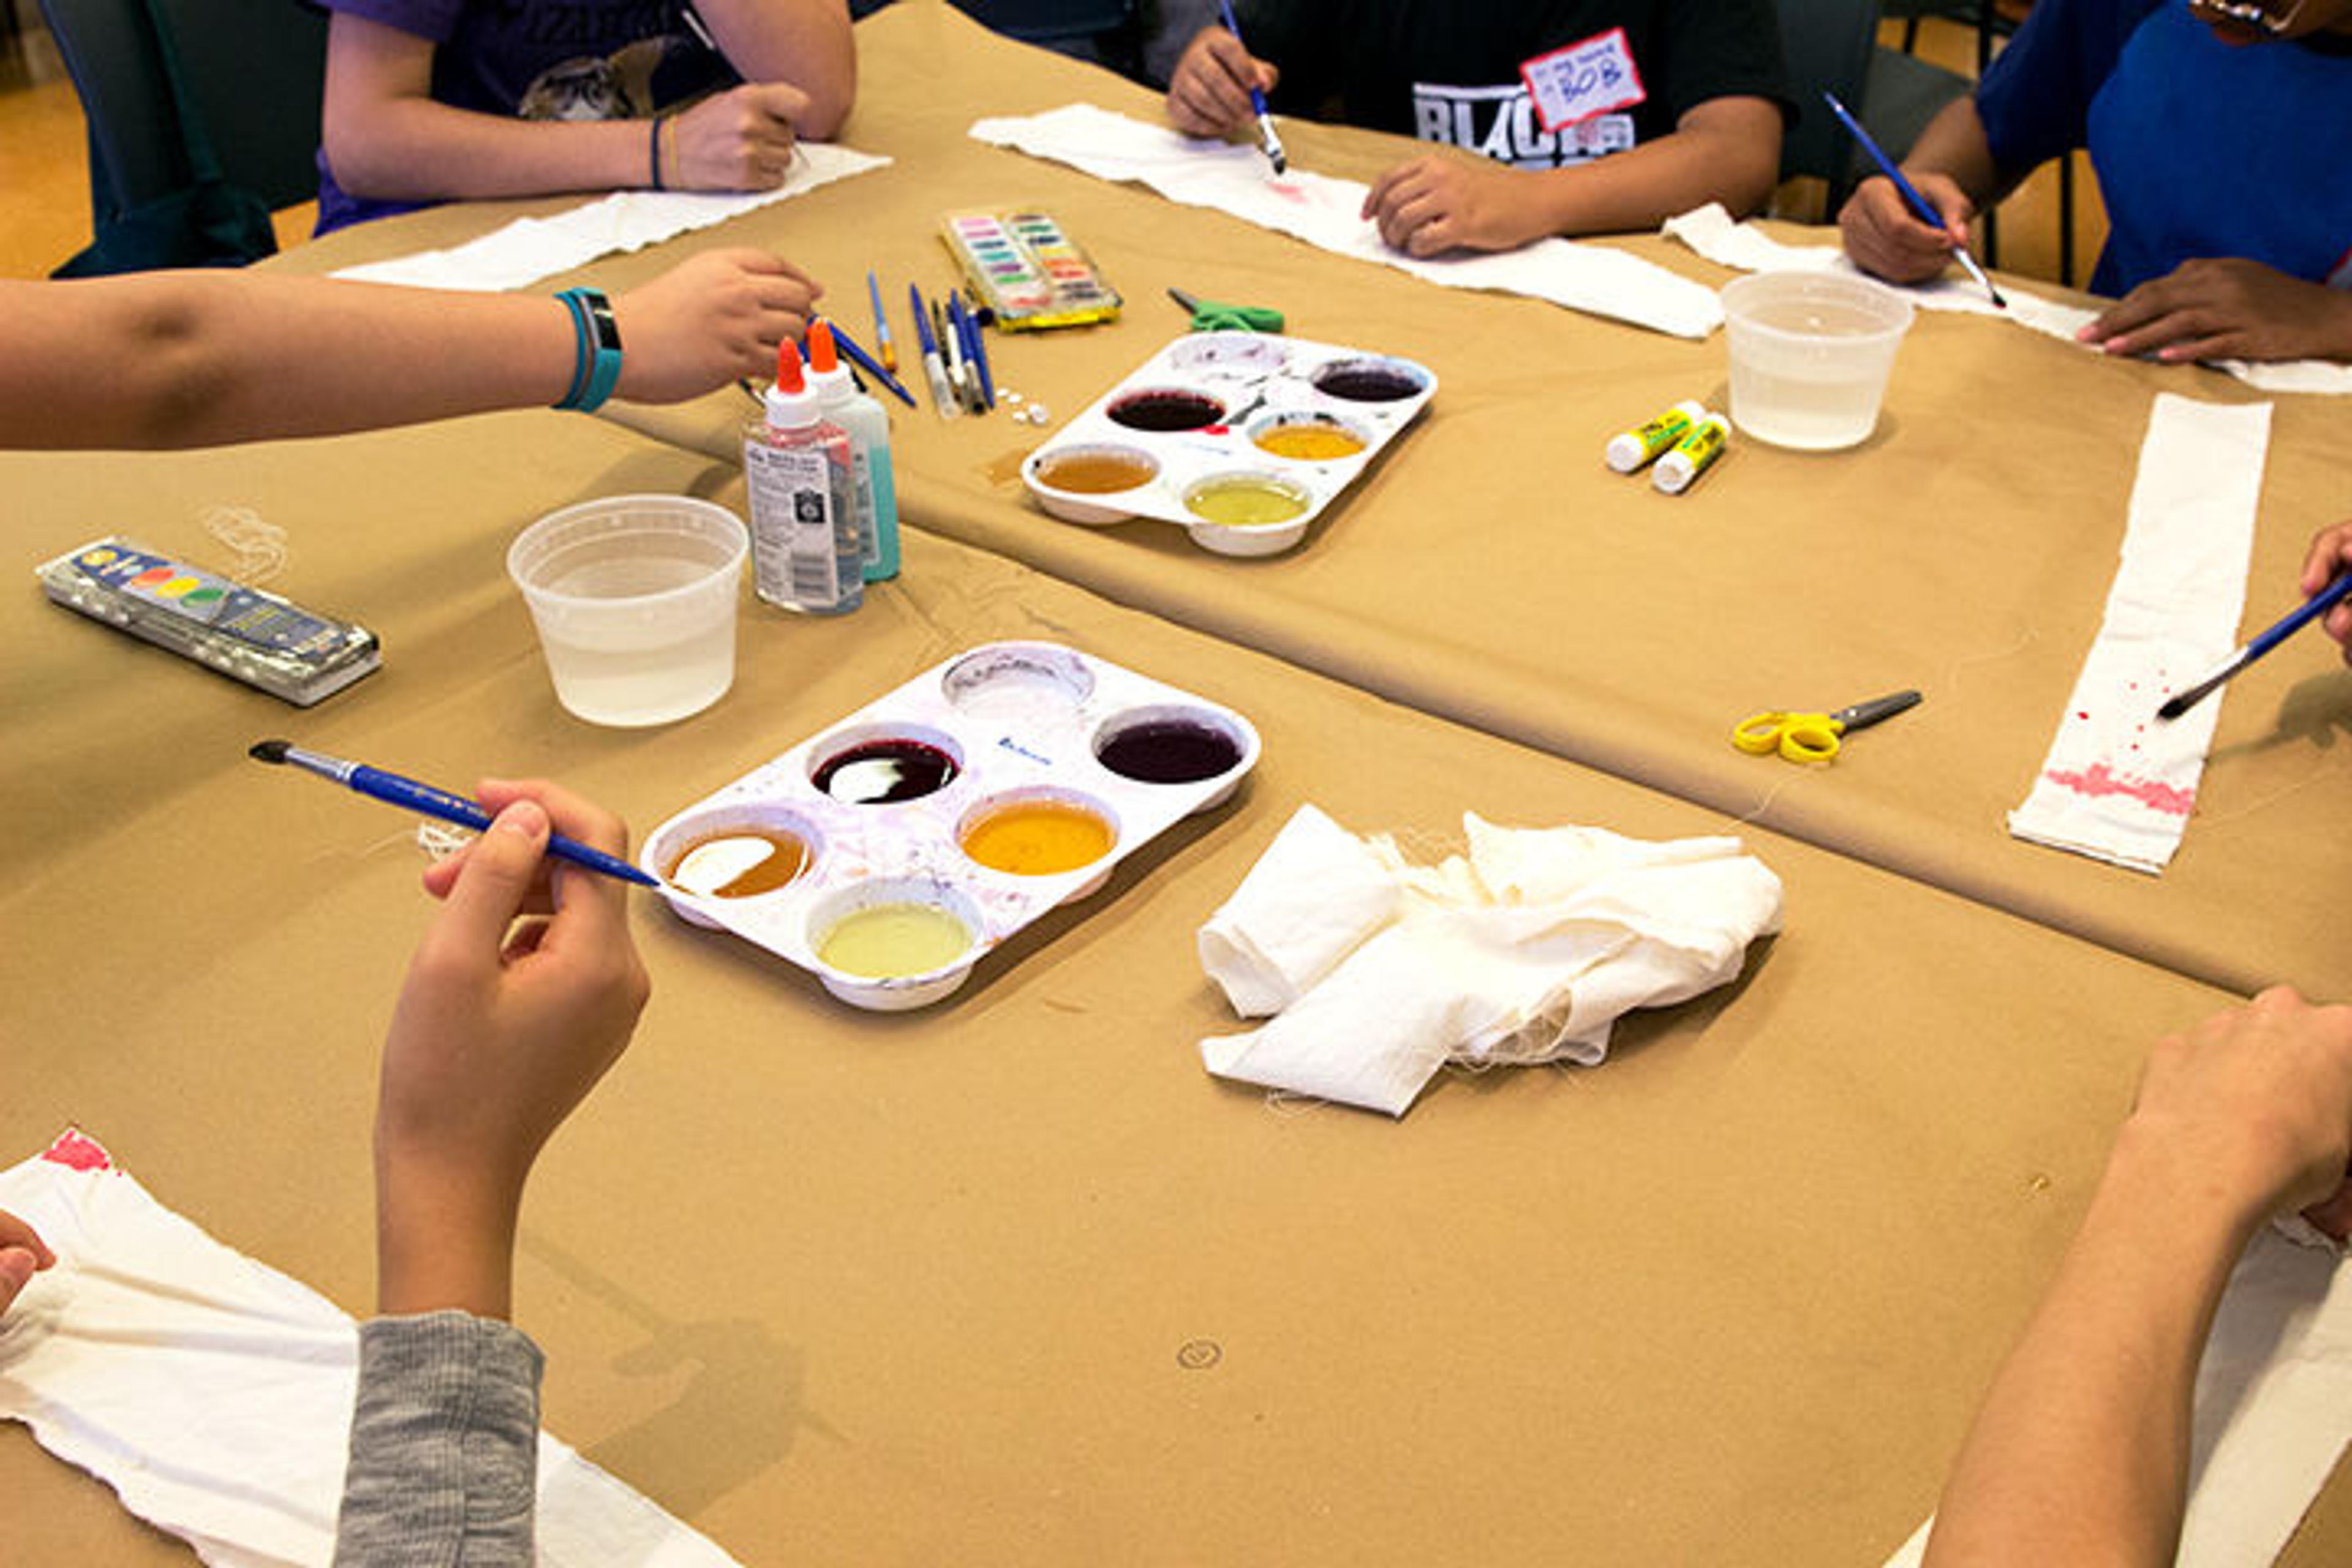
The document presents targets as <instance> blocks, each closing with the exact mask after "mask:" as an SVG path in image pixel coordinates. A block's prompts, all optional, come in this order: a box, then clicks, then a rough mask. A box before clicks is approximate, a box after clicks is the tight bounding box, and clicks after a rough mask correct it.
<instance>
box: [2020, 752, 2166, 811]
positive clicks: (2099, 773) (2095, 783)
mask: <svg viewBox="0 0 2352 1568" xmlns="http://www.w3.org/2000/svg"><path fill="white" fill-rule="evenodd" d="M2042 777H2043V778H2045V779H2048V780H2049V781H2050V782H2051V783H2052V784H2057V785H2059V786H2060V787H2061V788H2063V789H2071V790H2073V791H2074V793H2075V794H2076V795H2084V796H2087V797H2089V798H2090V799H2093V800H2096V799H2098V798H2099V797H2100V796H2102V795H2126V796H2128V797H2129V798H2131V799H2133V800H2136V801H2137V802H2139V803H2140V805H2144V806H2146V807H2147V808H2148V809H2149V810H2150V811H2161V812H2165V813H2167V814H2168V815H2169V816H2188V815H2189V807H2191V806H2193V805H2196V804H2197V792H2196V791H2195V790H2193V789H2175V788H2173V787H2172V786H2171V785H2170V784H2158V783H2157V782H2156V781H2155V780H2154V779H2135V778H2117V777H2116V775H2115V773H2113V772H2112V771H2111V770H2110V769H2109V768H2108V766H2107V764H2106V763H2092V764H2091V765H2090V766H2089V767H2087V768H2085V769H2084V770H2083V771H2082V772H2081V773H2067V772H2066V771H2064V770H2063V769H2061V768H2048V769H2044V770H2043V772H2042Z"/></svg>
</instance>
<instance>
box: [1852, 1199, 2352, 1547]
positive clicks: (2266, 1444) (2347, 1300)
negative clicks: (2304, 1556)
mask: <svg viewBox="0 0 2352 1568" xmlns="http://www.w3.org/2000/svg"><path fill="white" fill-rule="evenodd" d="M2312 1234H2314V1235H2316V1234H2317V1233H2316V1232H2313V1233H2312ZM2337 1258H2338V1255H2337V1253H2336V1249H2335V1248H2334V1247H2332V1246H2326V1245H2323V1246H2319V1247H2312V1246H2306V1245H2301V1244H2298V1243H2296V1242H2294V1241H2292V1240H2289V1239H2288V1238H2287V1237H2286V1236H2285V1235H2284V1234H2283V1233H2282V1231H2281V1230H2278V1229H2268V1230H2264V1231H2263V1233H2262V1234H2261V1235H2259V1236H2257V1237H2255V1238H2254V1242H2253V1245H2252V1246H2251V1247H2248V1248H2247V1249H2246V1255H2245V1257H2244V1258H2241V1259H2240V1260H2239V1262H2238V1267H2237V1269H2236V1271H2235V1272H2234V1273H2232V1274H2231V1276H2230V1287H2229V1289H2228V1291H2227V1292H2226V1293H2225V1294H2224V1295H2223V1296H2222V1298H2221V1310H2220V1311H2219V1312H2218V1313H2217V1314H2215V1316H2214V1320H2213V1331H2212V1333H2211V1335H2210V1337H2209V1338H2208V1339H2207V1340H2206V1342H2205V1354H2204V1359H2203V1360H2201V1361H2200V1362H2199V1363H2198V1366H2197V1403H2196V1406H2195V1410H2194V1412H2193V1415H2192V1416H2191V1426H2190V1436H2189V1511H2188V1513H2187V1515H2186V1517H2185V1518H2184V1519H2183V1520H2182V1521H2181V1528H2180V1552H2179V1556H2178V1557H2177V1558H2176V1559H2174V1561H2175V1562H2176V1563H2178V1564H2179V1568H2270V1565H2271V1564H2272V1563H2275V1562H2276V1561H2277V1560H2278V1554H2279V1552H2280V1551H2281V1550H2283V1549H2284V1547H2285V1545H2286V1543H2287V1540H2288V1538H2289V1537H2291V1536H2292V1535H2294V1529H2295V1526H2296V1525H2297V1524H2298V1523H2300V1522H2301V1521H2302V1519H2303V1516H2304V1514H2305V1511H2306V1510H2308V1509H2309V1508H2310V1507H2311V1500H2312V1499H2313V1498H2315V1497H2316V1496H2317V1495H2318V1494H2319V1489H2320V1488H2321V1487H2322V1486H2324V1485H2325V1484H2326V1480H2327V1477H2328V1473H2329V1472H2330V1471H2331V1470H2333V1469H2334V1468H2335V1467H2336V1457H2337V1456H2338V1455H2339V1454H2341V1453H2343V1451H2344V1446H2345V1444H2346V1443H2347V1442H2352V1269H2347V1268H2342V1267H2340V1266H2339V1263H2338V1260H2337ZM1935 1522H1936V1521H1935V1520H1934V1519H1933V1518H1932V1517H1931V1518H1930V1519H1929V1520H1928V1521H1927V1523H1925V1524H1922V1525H1921V1526H1920V1527H1919V1529H1918V1531H1917V1532H1916V1534H1914V1535H1913V1536H1912V1537H1911V1539H1910V1540H1909V1541H1907V1542H1904V1544H1903V1546H1902V1548H1901V1549H1900V1550H1898V1551H1897V1552H1895V1555H1894V1556H1892V1557H1890V1558H1888V1559H1887V1561H1886V1568H1919V1564H1920V1562H1921V1561H1922V1559H1923V1557H1924V1556H1925V1554H1926V1552H1927V1531H1928V1530H1929V1529H1930V1528H1931V1527H1932V1526H1933V1525H1934V1524H1935Z"/></svg>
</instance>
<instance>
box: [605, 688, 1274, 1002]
mask: <svg viewBox="0 0 2352 1568" xmlns="http://www.w3.org/2000/svg"><path fill="white" fill-rule="evenodd" d="M1257 758H1258V736H1257V731H1256V730H1255V728H1254V727H1253V726H1252V725H1251V724H1250V721H1248V720H1247V719H1244V717H1242V715H1241V714H1239V713H1237V712H1234V710H1232V709H1229V708H1225V707H1223V706H1221V705H1219V704H1217V703H1214V702H1211V701H1209V700H1207V699H1205V698H1202V697H1199V696H1196V695H1194V694H1193V693H1192V692H1189V691H1184V690H1181V689H1178V688H1176V687H1173V686H1168V685H1165V684H1163V683H1161V682H1160V681H1157V680H1153V679H1150V678H1148V677H1146V676H1142V675H1139V674H1137V673H1136V672H1135V671H1133V670H1130V669H1126V668H1121V667H1120V666H1118V665H1116V664H1112V663H1109V662H1108V661H1107V660H1104V659H1100V658H1095V657H1093V656H1092V655H1089V654H1082V653H1079V652H1078V651H1076V649H1074V648H1069V647H1062V646H1061V645H1059V644H1055V643H1045V642H1002V643H988V644H983V645H982V646H981V647H976V648H973V649H971V651H969V652H966V653H962V654H960V655H958V656H956V657H955V658H950V659H949V660H947V661H946V662H944V663H942V664H940V665H936V666H934V667H933V668H930V669H929V670H927V671H925V672H924V673H923V674H921V675H919V676H917V677H916V678H915V679H912V680H910V681H908V682H907V683H906V684H905V685H903V686H900V687H898V689H896V690H893V691H891V692H888V693H887V694H886V695H884V696H883V697H881V698H878V699H877V700H875V701H873V702H870V703H868V704H867V705H866V706H865V707H863V708H861V709H859V710H857V711H856V712H854V713H851V714H848V715H847V716H845V718H843V719H841V720H840V721H837V722H835V723H833V724H830V725H827V726H826V727H825V728H824V730H823V731H819V732H818V733H817V734H816V735H815V736H814V737H813V738H811V739H809V740H806V741H803V742H801V743H800V744H798V745H796V746H794V747H793V748H792V749H791V750H790V751H787V752H783V753H782V755H780V756H777V757H775V758H773V759H772V760H771V761H769V762H767V763H762V764H761V765H760V766H759V767H757V768H755V769H753V770H752V771H751V772H750V773H746V774H744V775H743V776H742V777H741V778H739V779H737V780H735V781H734V782H733V783H732V784H728V785H726V786H725V787H724V788H722V789H720V790H719V791H717V792H716V793H714V794H712V795H706V796H704V797H703V798H702V799H700V800H698V801H696V802H694V803H693V804H692V805H688V806H687V807H686V808H684V809H683V810H681V811H679V812H677V814H676V815H674V816H671V817H670V818H669V819H668V820H667V821H666V822H664V823H662V824H661V826H658V827H656V828H655V829H654V831H653V832H652V834H651V835H649V836H648V837H646V842H645V847H644V849H643V851H642V852H641V855H640V858H639V864H640V865H642V866H643V867H644V868H645V869H646V871H647V872H649V873H651V874H652V875H653V876H654V877H656V879H659V880H660V882H661V888H662V894H663V897H665V898H666V899H667V900H668V901H669V904H670V907H671V908H672V909H673V910H676V911H677V913H678V914H679V915H680V916H681V917H682V918H684V919H685V920H687V921H691V922H693V923H694V924H697V925H703V926H710V927H714V928H718V929H722V930H726V931H733V932H734V933H735V934H736V935H738V936H740V937H742V938H743V939H744V940H745V941H747V942H752V943H753V944H755V945H757V946H760V947H763V948H766V949H767V950H768V951H770V952H774V953H776V954H778V955H780V956H782V958H784V959H786V960H787V961H789V962H790V963H795V964H798V965H799V966H800V967H801V968H803V969H805V970H808V971H809V972H810V973H813V974H814V975H815V976H816V977H817V979H818V980H819V981H820V982H822V983H823V984H824V988H825V989H826V990H828V991H830V992H832V993H833V994H835V996H837V997H839V998H841V999H842V1000H843V1001H845V1002H847V1003H849V1004H851V1005H854V1006H858V1007H866V1008H872V1009H875V1010H877V1011H884V1012H896V1011H900V1010H903V1009H907V1008H912V1007H920V1006H924V1005H928V1004H929V1003H932V1002H936V1001H938V1000H940V998H942V997H944V996H946V995H948V994H950V993H951V992H953V991H954V990H955V989H956V988H957V987H958V986H959V985H961V984H963V982H964V979H965V977H966V976H967V975H969V974H970V973H971V968H972V965H973V964H974V963H977V962H979V960H980V959H981V958H982V957H983V956H984V955H985V954H986V953H987V952H988V951H989V950H990V949H991V948H993V947H994V946H996V945H997V944H998V943H999V942H1003V941H1004V940H1005V939H1006V938H1008V937H1010V936H1012V935H1013V933H1014V932H1015V931H1020V930H1021V929H1022V928H1023V927H1024V926H1026V925H1028V924H1029V923H1030V922H1032V921H1035V920H1036V919H1038V918H1039V917H1040V916H1042V915H1044V914H1045V913H1046V912H1047V911H1048V910H1052V909H1054V908H1055V906H1057V905H1059V904H1063V903H1067V902H1069V901H1071V900H1076V899H1082V898H1084V897H1086V896H1087V894H1089V893H1092V892H1093V891H1095V890H1096V889H1097V888H1099V887H1101V886H1102V885H1103V883H1104V882H1105V881H1106V880H1108V878H1109V875H1110V872H1111V869H1112V868H1113V867H1115V866H1116V865H1118V862H1119V861H1120V860H1121V859H1122V858H1125V857H1126V856H1127V855H1128V854H1129V852H1130V851H1132V850H1134V849H1136V848H1139V847H1141V846H1142V845H1143V844H1145V843H1147V842H1149V841H1150V839H1152V838H1153V837H1157V836H1158V835H1159V834H1160V833H1162V832H1165V831H1166V830H1167V829H1168V828H1170V827H1171V826H1174V825H1175V824H1176V823H1178V822H1180V821H1181V820H1182V819H1183V818H1184V817H1186V816H1190V815H1192V813H1194V812H1198V811H1205V810H1207V809H1209V808H1210V807H1212V806H1214V805H1218V804H1219V803H1221V802H1223V800H1224V799H1225V798H1226V796H1228V795H1231V794H1232V793H1233V791H1234V788H1235V786H1237V785H1238V784H1240V783H1241V781H1242V779H1243V778H1244V776H1245V775H1246V774H1247V773H1249V771H1250V769H1251V768H1253V767H1254V766H1255V765H1256V763H1257Z"/></svg>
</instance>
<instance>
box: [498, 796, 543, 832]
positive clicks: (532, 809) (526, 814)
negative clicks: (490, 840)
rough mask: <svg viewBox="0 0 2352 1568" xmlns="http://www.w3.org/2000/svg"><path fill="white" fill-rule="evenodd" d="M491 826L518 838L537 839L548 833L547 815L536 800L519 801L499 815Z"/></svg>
mask: <svg viewBox="0 0 2352 1568" xmlns="http://www.w3.org/2000/svg"><path fill="white" fill-rule="evenodd" d="M491 826H494V827H496V828H498V829H499V831H500V832H502V833H511V834H514V835H515V836H516V837H520V838H536V837H539V836H540V835H541V834H542V833H544V832H546V831H547V813H546V811H545V810H544V809H542V808H541V805H540V804H539V802H537V801H535V800H519V801H516V802H515V803H514V804H513V805H509V806H508V807H507V808H506V809H505V810H504V811H502V812H500V813H499V815H498V820H497V821H495V822H494V823H492V824H491Z"/></svg>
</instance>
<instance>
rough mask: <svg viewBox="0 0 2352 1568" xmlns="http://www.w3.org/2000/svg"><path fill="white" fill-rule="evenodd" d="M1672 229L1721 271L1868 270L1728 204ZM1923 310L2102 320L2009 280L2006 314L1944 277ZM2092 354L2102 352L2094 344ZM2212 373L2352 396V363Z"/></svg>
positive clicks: (1916, 290) (1920, 288) (2064, 327)
mask: <svg viewBox="0 0 2352 1568" xmlns="http://www.w3.org/2000/svg"><path fill="white" fill-rule="evenodd" d="M1664 232H1665V233H1666V234H1667V235H1668V236H1669V237H1672V238H1675V239H1679V240H1681V241H1682V242H1683V243H1684V244H1685V245H1687V246H1689V247H1691V248H1692V249H1693V250H1696V251H1697V252H1698V253H1699V254H1700V255H1701V256H1704V257H1706V258H1707V259H1708V260H1709V261H1712V262H1714V263H1716V264H1717V266H1721V267H1736V268H1738V269H1739V270H1741V271H1742V272H1817V271H1824V270H1834V271H1839V272H1848V273H1853V274H1855V275H1856V276H1859V275H1860V273H1861V269H1860V268H1856V267H1855V266H1854V264H1853V262H1851V261H1849V260H1847V259H1846V257H1845V252H1844V250H1843V249H1842V248H1841V247H1837V246H1834V245H1784V244H1782V243H1781V242H1780V241H1779V240H1777V239H1774V238H1773V237H1771V236H1770V235H1769V234H1766V233H1765V232H1764V231H1763V230H1762V229H1760V228H1759V227H1757V226H1755V225H1754V224H1752V223H1734V222H1732V220H1731V215H1730V214H1729V213H1727V212H1726V211H1725V210H1724V208H1723V204H1722V203H1720V202H1709V203H1707V204H1706V205H1705V206H1703V207H1695V208H1693V209H1692V210H1691V211H1689V212H1686V213H1683V214H1680V215H1678V216H1674V217H1670V218H1668V219H1667V220H1666V221H1665V224H1664ZM1903 291H1904V292H1905V293H1906V294H1908V295H1910V296H1911V298H1912V300H1914V301H1916V303H1917V304H1918V305H1919V306H1920V307H1921V308H1922V309H1923V310H1964V311H1966V312H1968V313H1969V315H1972V316H1998V317H2000V318H2001V319H2003V320H2005V321H2015V322H2017V323H2018V324H2019V325H2020V326H2025V327H2031V328H2032V329H2033V330H2034V331H2037V332H2042V333H2046V334H2048V335H2049V336H2051V337H2053V338H2063V339H2064V340H2066V341H2067V342H2074V334H2075V333H2076V332H2079V331H2082V330H2083V329H2084V327H2086V326H2088V325H2090V324H2091V322H2092V321H2094V320H2095V319H2096V318H2097V316H2098V314H2099V313H2098V312H2097V311H2096V310H2084V309H2083V308H2082V307H2081V306H2079V305H2062V304H2060V303H2059V302H2058V301H2056V300H2044V299H2042V297H2041V296H2040V295H2038V294H2033V293H2031V292H2028V291H2027V290H2026V289H2021V288H2019V287H2018V286H2017V285H2016V284H2015V283H2013V282H2011V281H2009V280H2007V279H2003V280H2002V282H2001V289H2000V294H2001V298H2002V299H2004V300H2008V301H2009V309H2007V310H2002V309H2001V308H2000V306H1998V305H1995V304H1994V303H1993V302H1992V301H1991V300H1988V299H1986V298H1985V292H1984V290H1983V289H1979V288H1978V287H1977V285H1976V280H1975V279H1969V278H1952V277H1948V278H1939V279H1934V280H1932V281H1930V282H1927V283H1918V284H1912V285H1909V286H1908V287H1906V288H1904V290H1903ZM2084 348H2085V350H2086V351H2088V352H2091V353H2096V352H2097V351H2096V350H2095V349H2091V348H2090V346H2089V345H2088V344H2084ZM2210 368H2211V369H2214V370H2221V371H2227V372H2229V373H2230V374H2231V375H2234V376H2236V377H2237V378H2238V379H2239V380H2240V381H2242V382H2244V383H2245V384H2247V385H2249V386H2252V387H2254V388H2256V389H2257V390H2259V391H2263V392H2316V393H2336V394H2352V364H2334V363H2329V362H2327V361H2326V360H2315V359H2301V360H2284V361H2277V362H2265V363H2255V362H2254V361H2252V360H2242V359H2225V360H2214V361H2211V362H2210Z"/></svg>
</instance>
